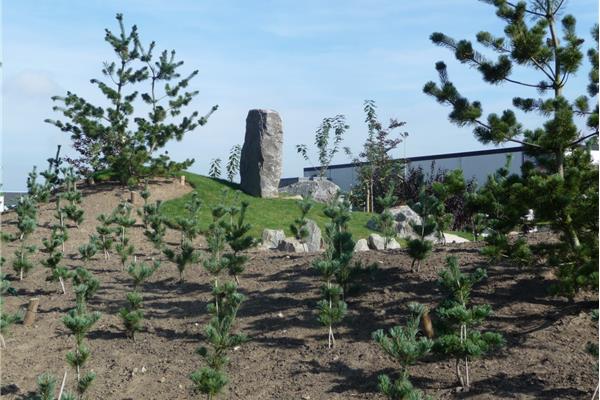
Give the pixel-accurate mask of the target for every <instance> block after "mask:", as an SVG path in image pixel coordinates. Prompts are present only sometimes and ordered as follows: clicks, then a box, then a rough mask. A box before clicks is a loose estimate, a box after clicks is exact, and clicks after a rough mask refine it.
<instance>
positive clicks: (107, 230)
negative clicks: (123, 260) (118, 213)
mask: <svg viewBox="0 0 600 400" xmlns="http://www.w3.org/2000/svg"><path fill="white" fill-rule="evenodd" d="M96 219H97V220H98V222H100V225H98V226H96V233H97V234H98V241H97V243H96V244H97V246H98V248H99V250H102V252H103V253H104V259H105V260H108V259H109V258H110V251H111V250H112V247H113V243H114V242H115V239H114V236H113V235H114V234H115V233H116V230H115V227H113V226H112V225H113V224H114V222H115V221H114V219H113V218H112V217H111V216H108V215H106V214H100V215H99V216H98V217H97V218H96Z"/></svg>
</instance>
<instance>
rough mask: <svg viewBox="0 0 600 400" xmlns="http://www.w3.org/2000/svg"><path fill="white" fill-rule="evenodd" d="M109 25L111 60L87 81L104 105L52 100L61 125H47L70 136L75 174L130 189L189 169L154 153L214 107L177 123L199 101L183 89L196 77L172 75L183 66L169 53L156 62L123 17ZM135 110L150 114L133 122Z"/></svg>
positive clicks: (71, 98)
mask: <svg viewBox="0 0 600 400" xmlns="http://www.w3.org/2000/svg"><path fill="white" fill-rule="evenodd" d="M116 19H117V21H118V24H119V32H118V33H117V34H114V33H113V32H112V31H110V30H106V35H105V40H106V42H107V43H108V44H109V45H110V46H111V48H112V50H113V51H114V56H115V59H116V60H115V61H112V62H106V63H104V66H103V68H102V74H103V76H104V79H105V80H101V79H92V80H91V81H90V82H91V83H92V84H93V85H94V86H96V87H97V88H98V90H99V91H100V92H101V93H102V94H103V95H104V97H106V103H107V104H106V105H105V106H98V105H94V104H92V103H90V102H88V101H87V100H85V99H84V98H82V97H80V96H78V95H76V94H75V93H72V92H67V95H66V96H64V97H62V96H55V97H53V100H54V101H56V102H59V103H61V106H56V107H54V110H55V111H58V112H61V113H62V115H63V116H64V117H65V119H66V121H60V120H58V121H55V120H46V122H48V123H50V124H52V125H55V126H56V127H58V128H59V129H60V130H62V131H63V132H67V133H69V134H70V135H71V140H72V142H73V143H72V144H73V147H74V149H75V150H76V151H77V152H78V153H79V158H77V159H75V160H72V159H69V162H70V163H71V164H73V165H75V166H77V168H78V170H79V172H80V173H82V174H84V175H86V176H93V175H94V174H97V173H100V172H102V171H110V174H111V175H112V176H113V177H114V178H116V179H118V180H119V181H120V182H121V183H122V184H135V183H137V182H139V181H140V180H142V179H144V178H147V177H153V176H165V175H169V174H173V173H176V172H178V171H181V170H184V169H186V168H188V167H189V166H190V165H191V164H192V163H193V160H185V161H183V162H174V161H172V160H170V159H169V157H168V155H167V153H166V152H165V153H162V154H160V155H157V154H156V153H157V152H158V151H159V150H161V149H162V148H164V147H165V145H166V144H167V143H169V142H170V141H172V140H178V141H179V140H182V139H183V137H184V135H185V134H186V133H187V132H191V131H193V130H194V129H195V128H197V127H198V126H202V125H204V124H206V122H207V120H208V118H209V117H210V115H211V114H212V113H213V112H214V111H216V110H217V106H214V107H212V108H211V110H210V111H209V112H208V113H207V114H206V115H204V116H200V115H199V113H198V111H193V112H191V113H190V114H188V115H185V116H181V115H182V113H183V111H184V109H185V107H187V106H188V105H190V103H191V102H192V100H193V99H194V97H195V96H196V95H197V94H198V91H196V90H189V89H188V86H189V84H190V82H191V80H192V79H193V78H194V77H195V76H196V75H197V74H198V71H197V70H195V71H192V72H191V73H190V74H187V75H183V76H182V75H181V73H180V72H179V69H180V67H181V66H182V65H183V61H178V60H176V58H175V51H171V52H167V51H166V50H165V51H162V52H161V53H160V54H159V55H158V56H155V54H154V49H155V42H151V43H150V44H149V45H148V46H147V47H146V46H145V45H143V44H142V41H141V39H140V37H139V34H138V30H137V27H136V26H135V25H134V26H133V27H132V28H131V29H130V30H129V31H128V30H126V28H125V26H124V23H123V16H122V14H117V16H116ZM142 85H144V88H142ZM138 94H140V95H139V96H138ZM138 99H141V101H139V100H138ZM138 106H139V107H138ZM136 108H138V109H140V110H144V112H145V110H147V109H149V112H148V113H147V114H146V115H144V114H143V113H137V114H136V113H135V110H136ZM178 118H180V119H178Z"/></svg>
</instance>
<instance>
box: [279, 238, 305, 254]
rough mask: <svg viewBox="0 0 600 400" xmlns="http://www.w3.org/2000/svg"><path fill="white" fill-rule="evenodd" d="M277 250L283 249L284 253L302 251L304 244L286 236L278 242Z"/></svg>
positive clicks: (303, 250)
mask: <svg viewBox="0 0 600 400" xmlns="http://www.w3.org/2000/svg"><path fill="white" fill-rule="evenodd" d="M277 250H279V251H285V252H286V253H304V252H306V246H305V245H304V244H302V243H300V241H299V240H298V239H296V238H292V237H288V238H285V239H283V240H282V241H281V242H279V246H277Z"/></svg>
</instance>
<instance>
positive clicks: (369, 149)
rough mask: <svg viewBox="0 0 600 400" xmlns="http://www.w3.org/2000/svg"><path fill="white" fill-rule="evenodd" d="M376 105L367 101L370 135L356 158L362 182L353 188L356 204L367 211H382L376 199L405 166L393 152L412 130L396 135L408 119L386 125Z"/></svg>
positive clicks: (387, 188)
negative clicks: (379, 115) (396, 158)
mask: <svg viewBox="0 0 600 400" xmlns="http://www.w3.org/2000/svg"><path fill="white" fill-rule="evenodd" d="M376 108H377V106H376V105H375V102H374V101H373V100H365V102H364V112H365V122H366V123H367V127H368V135H367V139H366V141H365V144H364V145H363V149H362V151H361V152H360V153H359V155H358V157H357V158H355V159H354V162H355V163H356V164H359V167H358V178H357V182H358V183H357V184H356V185H355V186H354V187H353V188H352V203H353V205H354V206H355V207H356V208H360V209H364V210H365V211H367V212H381V210H382V208H380V207H379V206H378V204H377V203H376V201H374V200H376V199H377V198H378V197H384V196H385V195H386V194H387V193H388V191H389V188H390V187H392V186H393V185H394V184H395V182H396V181H397V180H398V177H399V176H400V174H401V172H402V169H403V167H404V166H403V164H402V163H401V162H398V161H396V160H394V159H393V157H392V155H391V152H392V151H393V150H394V149H396V148H397V147H398V145H399V144H400V143H402V141H403V140H404V139H406V137H408V132H398V136H397V137H392V135H394V133H395V131H396V130H397V129H399V128H402V127H403V126H404V125H406V122H402V121H398V120H397V119H395V118H392V119H390V122H389V124H388V125H387V126H384V124H382V123H381V122H380V121H379V118H378V117H377V110H376ZM394 136H395V135H394ZM394 205H395V204H392V205H391V206H390V207H392V206H394Z"/></svg>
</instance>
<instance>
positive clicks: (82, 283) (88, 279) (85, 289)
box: [72, 267, 100, 302]
mask: <svg viewBox="0 0 600 400" xmlns="http://www.w3.org/2000/svg"><path fill="white" fill-rule="evenodd" d="M72 278H73V285H74V286H76V287H77V288H78V290H77V291H76V295H77V296H81V297H82V301H83V302H87V301H89V300H90V299H91V298H92V296H93V295H95V294H96V292H97V291H98V289H99V288H100V281H99V280H98V279H97V278H95V277H94V275H92V273H91V272H90V271H88V270H87V269H85V268H82V267H79V268H77V269H76V270H75V273H74V274H73V276H72Z"/></svg>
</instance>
